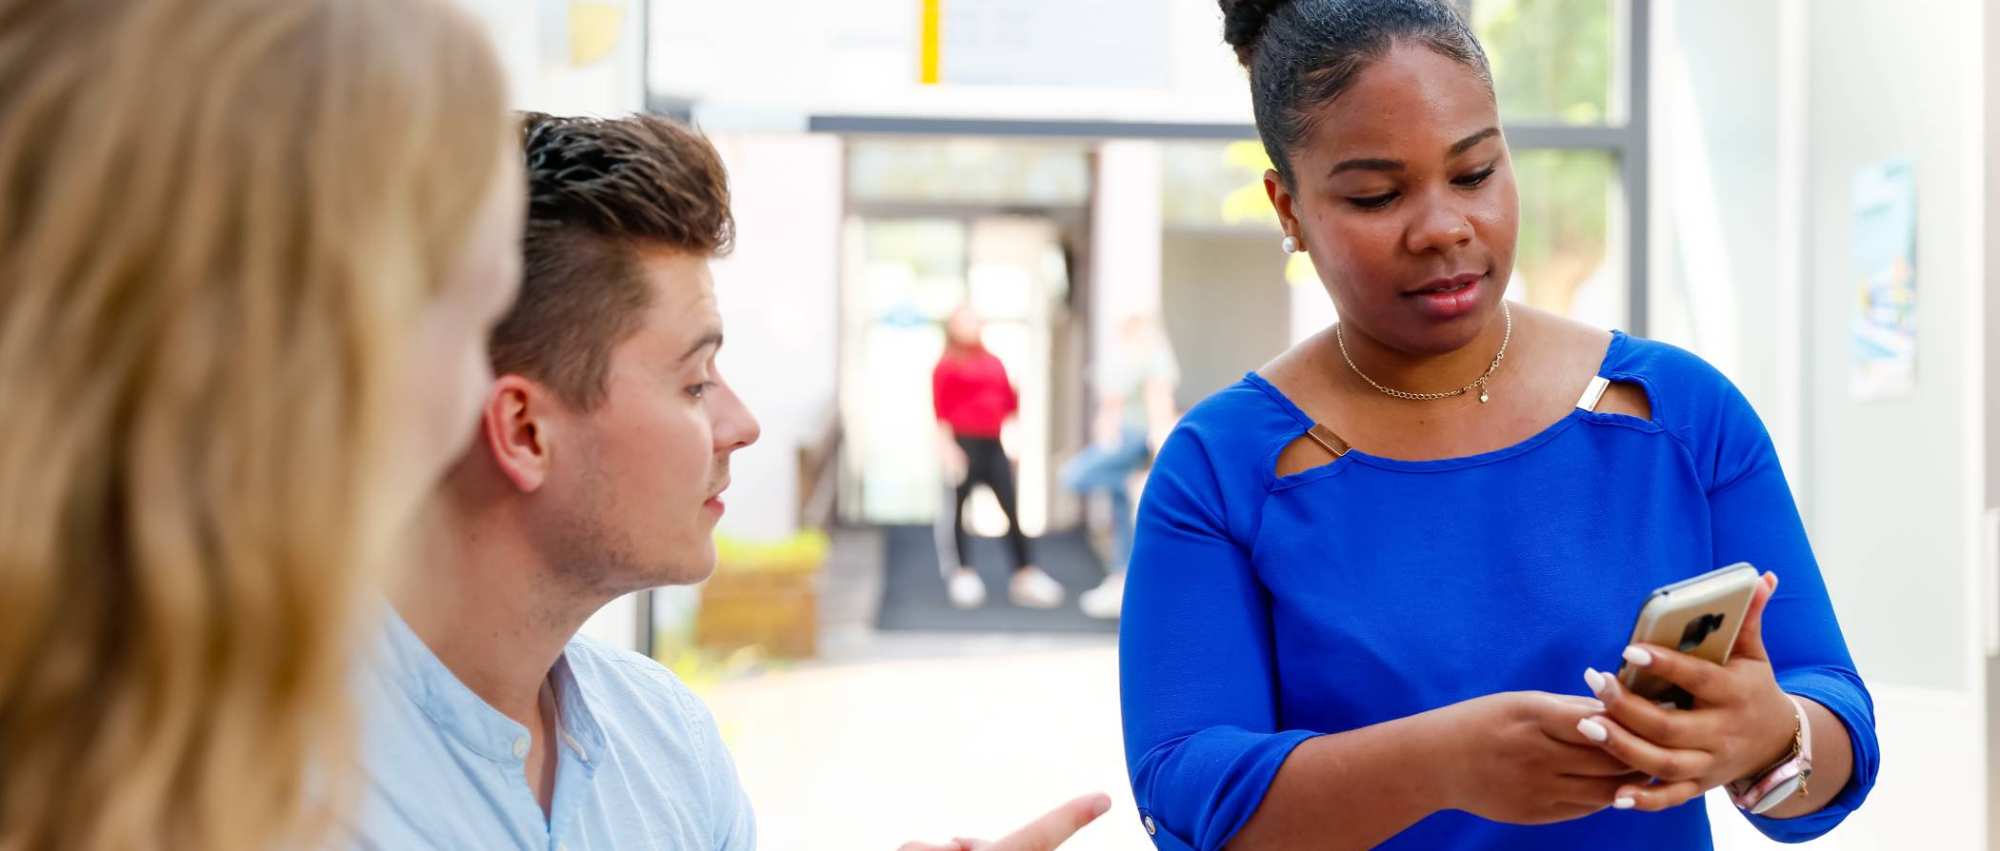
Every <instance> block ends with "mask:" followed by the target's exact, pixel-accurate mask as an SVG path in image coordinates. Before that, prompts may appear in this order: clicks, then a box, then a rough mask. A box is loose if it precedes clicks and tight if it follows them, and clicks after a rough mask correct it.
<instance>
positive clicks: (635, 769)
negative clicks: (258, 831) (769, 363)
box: [358, 114, 1110, 851]
mask: <svg viewBox="0 0 2000 851" xmlns="http://www.w3.org/2000/svg"><path fill="white" fill-rule="evenodd" d="M521 139H522V144H523V146H524V148H525V158H526V162H527V168H528V178H529V179H528V186H529V191H528V194H529V198H528V204H527V210H528V218H527V224H526V228H525V238H524V240H523V247H522V251H523V253H524V260H523V275H522V282H521V290H520V297H519V299H518V300H517V301H516V303H515V304H514V306H513V307H512V308H511V309H510V310H509V312H508V313H507V314H506V316H505V318H504V319H502V320H501V322H500V323H499V324H498V326H497V327H496V328H495V329H494V332H493V335H492V341H491V352H492V367H493V371H494V372H495V374H497V375H498V378H497V379H496V380H495V381H494V382H493V383H492V384H491V386H490V389H489V390H488V391H487V392H486V394H485V396H484V397H483V399H482V400H481V406H480V412H479V417H478V425H477V428H476V437H475V438H474V440H473V442H472V445H471V447H470V448H469V449H468V450H467V451H466V452H464V453H463V454H462V455H461V456H460V457H459V458H458V459H457V460H456V462H455V463H454V464H453V466H452V468H451V470H450V471H449V473H447V475H446V476H445V480H444V483H443V485H442V486H441V487H440V488H439V490H438V492H437V494H436V495H435V498H434V500H433V502H432V504H431V508H430V511H429V513H428V515H427V517H426V518H425V527H426V528H425V531H426V533H427V536H426V541H427V550H426V552H425V554H424V557H423V558H422V559H420V560H419V562H418V565H417V566H416V568H415V569H414V570H413V571H411V573H410V576H409V581H408V582H407V583H406V584H404V585H403V586H402V587H401V588H399V589H398V590H397V591H396V592H395V593H394V595H393V598H392V599H393V604H394V606H393V607H394V611H393V612H392V613H390V614H389V623H388V625H387V626H388V628H387V631H386V634H385V635H384V636H383V642H382V649H383V664H381V665H380V666H378V667H377V668H376V669H374V670H372V671H371V674H372V676H371V677H369V679H368V682H367V684H366V686H365V692H366V694H367V698H366V706H367V727H366V736H365V739H366V743H365V747H364V759H365V761H366V764H367V769H368V777H369V780H370V786H369V790H368V795H367V801H366V806H365V808H364V812H363V817H362V819H361V822H360V835H359V837H358V844H360V845H361V846H362V847H369V848H383V849H403V848H480V849H502V848H521V849H547V848H552V847H561V848H568V849H572V851H585V849H592V848H602V849H612V848H617V849H625V848H677V849H730V850H731V851H733V850H734V849H751V848H755V847H756V825H755V821H754V819H753V817H752V811H751V806H750V802H749V801H748V800H747V799H746V798H745V795H744V792H743V788H742V786H741V784H740V783H739V782H738V779H737V775H736V770H735V768H734V764H733V761H732V760H731V758H730V755H729V751H728V749H727V747H725V745H724V743H723V741H722V736H721V733H720V731H719V730H718V729H717V727H716V723H715V720H714V718H713V717H712V716H711V715H710V714H709V712H708V710H707V708H706V707H704V706H703V705H702V703H701V701H700V699H698V698H697V697H696V696H695V695H694V694H693V693H692V692H690V691H689V690H688V688H687V687H686V686H685V685H684V684H683V683H682V682H681V681H680V680H679V679H677V678H676V677H675V676H674V675H673V673H672V672H670V671H668V670H667V669H666V668H665V667H664V666H662V665H660V664H659V663H657V662H655V661H654V660H652V659H649V658H646V657H645V656H642V655H640V654H637V653H633V652H630V651H626V650H621V649H617V648H613V647H610V646H607V645H604V644H600V643H598V642H595V641H592V640H590V639H588V638H585V637H582V636H580V635H578V630H579V629H580V628H581V627H582V625H583V623H584V621H585V620H586V619H587V618H588V617H589V616H590V615H591V614H592V613H593V612H596V611H597V610H598V609H599V608H601V607H603V606H604V605H605V604H606V603H608V602H610V601H611V600H612V599H615V598H617V597H619V596H622V595H624V594H628V593H631V592H634V591H639V590H643V589H647V588H654V587H658V586H662V585H686V584H692V583H696V582H700V581H702V580H703V579H706V578H707V577H708V576H709V574H710V573H711V572H713V570H714V569H715V564H716V552H715V544H714V539H713V533H714V529H715V526H716V524H717V522H718V521H719V520H720V519H721V518H722V515H723V512H724V510H725V509H724V504H723V501H722V496H723V493H724V491H725V490H726V489H727V488H728V486H729V478H730V476H729V468H730V459H731V456H732V455H734V453H736V452H737V451H739V450H742V449H744V448H746V447H748V446H750V445H751V444H753V443H755V442H756V440H757V438H758V434H759V429H758V424H757V421H756V419H755V418H754V417H753V416H752V415H751V413H750V411H748V410H747V409H746V408H745V407H744V405H743V403H742V401H741V400H740V399H738V398H737V396H736V394H735V392H734V391H733V390H732V389H731V388H730V386H729V384H728V382H727V381H725V380H724V378H723V376H722V374H721V373H720V372H719V371H718V369H717V366H716V358H717V354H718V353H719V352H720V350H721V348H722V344H723V329H722V322H721V316H720V314H719V313H718V312H717V308H716V301H715V295H714V286H713V281H712V278H711V275H710V272H709V261H710V259H711V258H714V257H716V256H720V255H722V254H724V253H726V252H727V251H728V250H729V246H730V241H731V237H732V230H733V227H734V225H733V221H732V218H731V215H730V211H729V190H728V186H727V181H726V177H725V173H724V170H723V165H722V161H721V159H720V157H719V156H718V155H717V154H716V151H715V149H714V148H713V147H711V146H710V144H709V142H708V141H707V140H706V139H704V138H702V137H701V136H700V135H699V134H697V133H695V132H693V131H691V130H689V129H687V128H685V127H682V126H680V125H678V124H675V123H673V122H671V121H668V120H666V119H662V118H657V117H651V116H635V117H630V118H622V119H613V120H604V119H588V118H558V117H552V116H547V115H540V114H532V115H528V116H526V117H525V119H524V120H523V123H522V126H521ZM941 770H942V769H941ZM1109 806H1110V803H1109V799H1108V798H1106V797H1104V796H1102V795H1097V796H1089V797H1085V798H1079V799H1077V800H1075V801H1072V802H1070V803H1069V804H1066V805H1064V806H1062V807H1060V808H1058V809H1057V810H1055V811H1054V812H1052V813H1050V814H1049V815H1047V816H1045V817H1043V818H1042V819H1041V820H1040V821H1038V822H1036V823H1035V824H1032V825H1030V826H1029V827H1028V828H1026V829H1024V831H1023V832H1021V833H1020V834H1017V835H1016V836H1013V837H1009V838H1007V839H1005V840H1002V841H1001V842H999V843H996V844H995V845H993V846H992V848H993V851H1044V849H1048V848H1053V847H1054V846H1055V845H1056V844H1057V843H1059V842H1061V841H1062V840H1063V839H1064V838H1067V837H1068V836H1069V835H1070V834H1071V833H1074V832H1075V831H1076V830H1077V829H1079V828H1081V827H1082V826H1083V825H1084V824H1086V823H1088V822H1089V821H1090V820H1092V819H1094V818H1096V817H1097V816H1098V815H1099V814H1101V813H1103V812H1104V810H1105V809H1107V808H1108V807H1109ZM965 844H966V843H963V842H960V843H955V844H952V845H946V846H922V845H916V844H912V845H911V846H908V847H910V848H912V849H925V848H929V847H944V848H959V847H962V846H964V845H965Z"/></svg>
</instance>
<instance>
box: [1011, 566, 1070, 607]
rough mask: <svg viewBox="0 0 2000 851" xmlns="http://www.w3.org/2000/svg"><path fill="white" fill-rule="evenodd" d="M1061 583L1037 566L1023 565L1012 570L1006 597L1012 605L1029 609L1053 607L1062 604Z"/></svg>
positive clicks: (1063, 595)
mask: <svg viewBox="0 0 2000 851" xmlns="http://www.w3.org/2000/svg"><path fill="white" fill-rule="evenodd" d="M1065 596H1066V595H1065V594H1064V592H1063V587H1062V583H1060V582H1057V581H1055V580H1054V579H1052V578H1050V577H1049V575H1048V574H1046V573H1043V572H1042V569H1041V568H1039V567H1024V568H1021V569H1020V570H1017V571H1014V579H1013V581H1011V582H1009V583H1007V597H1008V599H1011V600H1013V601H1014V605H1016V606H1021V607H1024V608H1029V609H1053V608H1055V607H1057V606H1060V605H1062V604H1063V597H1065Z"/></svg>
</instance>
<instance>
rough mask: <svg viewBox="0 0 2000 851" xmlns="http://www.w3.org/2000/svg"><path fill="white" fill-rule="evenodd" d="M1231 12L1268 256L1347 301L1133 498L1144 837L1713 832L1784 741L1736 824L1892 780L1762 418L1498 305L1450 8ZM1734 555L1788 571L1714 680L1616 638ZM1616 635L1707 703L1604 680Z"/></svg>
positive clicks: (1499, 257) (1503, 196) (1822, 824)
mask: <svg viewBox="0 0 2000 851" xmlns="http://www.w3.org/2000/svg"><path fill="white" fill-rule="evenodd" d="M1222 7H1223V11H1224V14H1225V20H1226V23H1225V35H1226V38H1227V40H1228V41H1229V43H1230V44H1231V45H1233V46H1234V47H1235V48H1236V51H1237V55H1238V57H1239V58H1240V59H1242V60H1243V63H1244V64H1245V65H1246V66H1247V67H1248V68H1249V71H1250V84H1251V91H1252V97H1253V101H1254V106H1255V109H1256V116H1257V125H1258V129H1259V132H1260V133H1261V134H1262V135H1263V139H1264V144H1265V148H1266V150H1267V151H1268V152H1269V153H1270V156H1271V160H1272V162H1273V163H1274V164H1275V165H1276V169H1275V170H1274V171H1272V172H1270V173H1268V174H1267V175H1266V177H1265V185H1266V188H1267V190H1268V191H1269V194H1270V196H1271V202H1272V205H1273V206H1274V207H1275V208H1276V210H1277V212H1278V216H1279V220H1280V222H1281V224H1282V225H1283V227H1284V229H1285V233H1286V234H1287V236H1286V238H1285V247H1286V249H1287V250H1298V251H1306V252H1309V253H1310V254H1311V256H1312V259H1313V263H1314V266H1315V267H1316V268H1317V269H1318V272H1319V276H1320V278H1321V281H1322V283H1323V284H1324V285H1325V287H1326V290H1327V292H1328V294H1329V295H1330V296H1331V297H1332V298H1333V301H1334V304H1335V305H1336V306H1337V307H1338V308H1339V312H1340V315H1341V317H1342V320H1343V321H1342V324H1341V325H1340V326H1337V327H1335V328H1331V329H1328V330H1326V331H1323V332H1321V333H1320V334H1318V335H1316V336H1314V337H1312V338H1310V339H1308V340H1306V341H1305V342H1303V343H1300V344H1299V345H1297V346H1295V347H1294V348H1292V349H1291V350H1290V351H1288V352H1286V353H1285V354H1283V355H1282V356H1280V357H1279V358H1278V359H1277V360H1275V361H1273V362H1272V363H1271V364H1269V365H1267V366H1265V367H1264V368H1263V369H1261V370H1259V371H1258V372H1256V373H1253V374H1251V375H1248V376H1246V377H1245V378H1244V380H1243V381H1241V382H1239V383H1237V384H1236V385H1234V386H1232V387H1229V388H1227V389H1225V390H1223V391H1221V392H1220V393H1217V394H1216V395H1215V396H1213V397H1211V398H1210V399H1208V400H1207V401H1205V402H1204V403H1202V404H1201V405H1200V406H1198V407H1197V408H1196V409H1195V410H1194V411H1192V412H1190V413H1189V414H1188V415H1187V417H1186V418H1185V419H1184V420H1183V421H1182V422H1181V424H1180V426H1179V427H1178V428H1177V429H1176V430H1175V432H1174V433H1173V435H1172V436H1171V437H1170V438H1169V439H1168V440H1167V442H1166V444H1165V446H1164V447H1163V448H1162V449H1161V452H1160V455H1159V459H1158V462H1157V465H1156V466H1155V467H1154V470H1153V473H1152V477H1151V479H1150V481H1149V482H1148V484H1147V488H1146V494H1145V498H1144V502H1143V506H1142V508H1141V509H1140V514H1139V521H1138V535H1137V541H1136V544H1135V547H1136V549H1135V552H1134V554H1133V557H1132V567H1131V571H1130V575H1129V577H1128V580H1127V581H1128V583H1129V585H1128V587H1127V589H1126V601H1125V620H1124V626H1123V632H1122V636H1121V641H1122V652H1121V656H1122V659H1123V663H1122V664H1123V671H1122V680H1123V683H1122V691H1123V700H1124V717H1125V736H1126V752H1127V757H1128V761H1129V768H1130V771H1131V775H1132V784H1133V788H1134V791H1135V793H1136V795H1137V798H1138V803H1139V807H1140V815H1141V820H1142V822H1143V824H1144V825H1145V827H1146V828H1147V830H1148V832H1150V833H1152V834H1153V835H1154V839H1155V841H1156V842H1157V843H1158V844H1159V845H1160V846H1161V847H1163V848H1184V847H1193V848H1202V849H1212V848H1220V847H1223V846H1224V845H1228V846H1230V847H1232V848H1296V847H1313V848H1326V847H1358V846H1368V845H1375V844H1378V843H1379V844H1383V845H1386V846H1390V847H1400V848H1582V847H1593V848H1620V849H1645V848H1674V849H1686V848H1706V847H1709V846H1710V838H1709V829H1708V822H1707V816H1706V813H1705V811H1704V809H1703V808H1702V806H1701V804H1700V802H1699V798H1700V795H1701V794H1702V793H1703V792H1705V791H1707V790H1709V789H1713V788H1716V787H1718V786H1723V785H1725V784H1731V783H1735V782H1738V781H1746V780H1756V779H1758V778H1760V777H1762V776H1764V775H1765V774H1767V773H1768V772H1770V771H1771V770H1772V769H1773V768H1774V767H1775V766H1779V765H1781V764H1785V763H1788V762H1791V761H1792V757H1794V756H1795V753H1794V738H1795V736H1796V735H1797V734H1798V733H1799V732H1800V731H1801V729H1802V728H1803V729H1804V730H1807V731H1809V732H1808V733H1807V736H1808V737H1809V738H1810V746H1811V752H1812V757H1813V762H1814V772H1813V774H1812V775H1811V778H1810V781H1809V782H1808V783H1807V784H1806V788H1805V789H1803V790H1801V791H1799V792H1796V793H1794V794H1792V795H1791V796H1790V797H1789V798H1786V799H1784V800H1783V802H1782V803H1781V804H1779V805H1778V806H1777V807H1776V808H1775V809H1772V810H1770V811H1768V812H1767V813H1765V814H1764V815H1761V816H1751V817H1750V818H1751V821H1752V823H1753V824H1755V825H1756V827H1757V828H1758V829H1760V830H1762V831H1763V832H1764V833H1766V834H1767V835H1770V836H1772V837H1774V838H1777V839H1780V840H1788V841H1792V840H1803V839H1807V838H1811V837H1814V836H1817V835H1819V834H1821V833H1824V832H1825V831H1827V830H1829V829H1831V828H1832V827H1833V826H1834V825H1835V824H1837V823H1839V822H1840V820H1841V819H1842V818H1844V817H1845V816H1846V814H1847V813H1849V812H1851V811H1853V809H1854V808H1855V807H1857V806H1859V805H1860V803H1861V801H1862V799H1863V798H1864V797H1865V796H1866V795H1867V793H1868V790H1869V788H1870V787H1871V786H1872V785H1873V784H1874V780H1875V773H1876V766H1877V761H1878V758H1879V749H1878V746H1877V744H1876V739H1875V729H1874V713H1873V708H1872V705H1871V702H1870V699H1869V696H1868V692H1867V689H1866V687H1865V686H1864V685H1863V684H1862V681H1861V678H1860V677H1859V675H1857V674H1856V673H1855V670H1854V664H1853V662H1852V660H1851V659H1850V658H1849V656H1848V652H1847V648H1846V646H1845V643H1844V641H1843V639H1842V638H1841V634H1840V628H1839V625H1838V624H1836V623H1835V621H1834V615H1833V609H1832V606H1831V604H1830V603H1829V601H1828V599H1827V592H1826V588H1825V585H1824V583H1823V582H1822V580H1821V578H1820V575H1819V571H1818V569H1817V568H1816V566H1815V564H1814V561H1813V556H1812V552H1811V549H1810V547H1809V546H1808V545H1807V542H1806V537H1805V531H1804V528H1803V526H1802V524H1801V523H1800V521H1799V516H1798V512H1797V509H1796V508H1795V507H1794V505H1793V503H1792V499H1791V493H1790V491H1789V489H1788V487H1787V486H1786V484H1785V479H1784V475H1783V473H1782V472H1781V471H1780V470H1779V467H1778V461H1777V457H1776V455H1775V454H1774V452H1773V451H1772V446H1771V441H1770V438H1769V437H1768V435H1767V434H1766V433H1765V431H1764V428H1763V426H1762V424H1761V423H1760V422H1759V420H1758V418H1757V415H1756V413H1755V412H1754V411H1752V410H1751V408H1750V406H1749V404H1748V403H1747V402H1746V401H1745V400H1744V398H1743V396H1742V395H1741V394H1739V393H1738V392H1737V390H1736V389H1735V388H1734V387H1733V386H1731V385H1730V383H1729V382H1728V381H1727V380H1726V379H1724V378H1723V377H1722V376H1721V375H1720V374H1719V373H1717V372H1716V371H1715V370H1714V369H1713V368H1711V367H1710V366H1708V365H1707V364H1706V363H1703V362H1702V361H1701V360H1700V359H1698V358H1696V357H1694V356H1693V355H1690V354H1688V353H1686V352H1683V351H1680V350H1677V349H1674V348H1671V347H1669V346H1666V345H1662V344H1659V343H1653V342H1648V341H1645V340H1639V339H1635V338H1631V337H1626V336H1623V335H1618V334H1607V333H1604V332H1602V331H1599V330H1596V329H1594V328H1590V327H1586V326H1582V325H1579V324H1577V323H1573V322H1569V321H1567V320H1565V319H1562V318H1559V317H1557V316H1554V315H1551V314H1548V313H1544V312H1541V311H1537V310H1533V309H1529V308H1526V307H1514V308H1512V309H1509V308H1507V307H1505V302H1504V301H1503V298H1502V297H1503V294H1504V292H1505V290H1506V288H1507V282H1508V277H1509V273H1510V272H1511V270H1512V268H1513V260H1514V243H1515V232H1516V227H1517V221H1516V219H1517V217H1518V213H1519V204H1518V202H1517V199H1516V194H1515V184H1514V176H1513V172H1512V170H1511V165H1510V160H1509V156H1508V151H1507V145H1506V139H1505V137H1504V136H1503V135H1502V134H1501V133H1500V131H1499V118H1498V115H1497V108H1496V106H1495V101H1494V95H1493V88H1492V82H1491V76H1490V73H1489V71H1488V68H1487V64H1486V59H1485V56H1484V54H1483V53H1482V51H1481V49H1480V47H1479V45H1478V43H1477V42H1476V41H1475V40H1474V38H1473V36H1472V34H1471V33H1470V31H1468V29H1467V28H1466V26H1465V24H1464V23H1463V22H1462V21H1461V20H1460V19H1459V18H1458V17H1457V16H1456V15H1455V14H1454V13H1453V12H1452V11H1451V10H1450V9H1449V8H1448V7H1447V6H1445V5H1444V4H1443V3H1442V2H1439V0H1222ZM1600 379H1601V380H1600ZM1580 396H1581V397H1582V398H1581V399H1579V397H1580ZM1737 561H1748V562H1751V563H1752V564H1755V565H1757V566H1759V567H1760V568H1763V569H1765V570H1768V571H1770V572H1772V573H1775V574H1781V575H1783V577H1784V583H1783V586H1782V590H1778V586H1777V583H1776V581H1775V577H1772V576H1766V577H1765V582H1764V584H1763V585H1762V586H1760V589H1759V592H1758V595H1757V598H1756V601H1755V602H1754V603H1753V604H1752V614H1751V616H1750V617H1749V618H1747V619H1746V621H1745V623H1744V625H1743V632H1742V637H1741V638H1740V639H1739V641H1738V642H1737V645H1736V648H1735V653H1734V656H1733V658H1732V659H1731V661H1730V663H1729V664H1728V665H1727V666H1717V665H1714V664H1711V663H1707V662H1702V661H1699V660H1695V659H1692V658H1690V657H1685V656H1681V655H1680V654H1677V653H1674V652H1673V651H1671V650H1666V649H1662V648H1636V649H1634V650H1627V649H1626V648H1625V647H1624V641H1625V640H1626V638H1627V637H1628V634H1629V630H1630V629H1631V626H1632V618H1633V615H1634V613H1635V612H1636V610H1637V609H1638V606H1639V604H1640V603H1641V602H1642V601H1643V600H1644V599H1645V597H1646V595H1647V593H1648V592H1649V591H1651V590H1652V589H1654V588H1656V587H1658V586H1661V585H1664V584H1667V583H1670V582H1673V581H1676V580H1679V579H1684V578H1687V577H1690V576H1693V575H1696V574H1699V573H1703V572H1706V571H1708V570H1710V569H1712V568H1715V567H1717V566H1720V565H1725V564H1730V563H1733V562H1737ZM1627 654H1629V656H1628V658H1632V659H1634V660H1635V663H1646V664H1649V665H1650V668H1651V670H1653V671H1654V672H1655V673H1657V674H1660V675H1662V676H1664V677H1666V678H1668V679H1670V680H1673V681H1676V682H1678V683H1680V684H1681V685H1683V686H1684V687H1686V688H1687V689H1688V690H1689V691H1690V692H1692V693H1693V695H1694V697H1695V702H1694V705H1693V707H1692V708H1690V709H1686V710H1681V709H1674V708H1671V707H1667V708H1662V707H1659V706H1654V705H1652V704H1651V703H1649V702H1647V701H1644V700H1640V699H1636V698H1634V697H1632V696H1630V695H1629V694H1627V693H1624V692H1622V691H1620V690H1619V689H1618V688H1617V687H1616V685H1615V683H1613V684H1611V685H1605V683H1606V682H1607V680H1608V679H1609V678H1607V677H1605V676H1603V675H1600V674H1598V673H1596V671H1594V670H1591V666H1599V667H1604V668H1612V667H1615V665H1616V664H1617V663H1618V662H1619V661H1620V657H1621V655H1627ZM1587 671H1588V673H1586V672H1587ZM1586 681H1588V682H1589V687H1590V688H1592V689H1593V690H1596V691H1597V697H1596V698H1589V697H1584V696H1582V694H1583V692H1584V690H1585V689H1586V685H1585V683H1586ZM1565 693H1574V694H1575V695H1576V696H1565ZM1793 697H1796V698H1798V700H1797V702H1796V703H1795V702H1794V700H1793V699H1792V698H1793Z"/></svg>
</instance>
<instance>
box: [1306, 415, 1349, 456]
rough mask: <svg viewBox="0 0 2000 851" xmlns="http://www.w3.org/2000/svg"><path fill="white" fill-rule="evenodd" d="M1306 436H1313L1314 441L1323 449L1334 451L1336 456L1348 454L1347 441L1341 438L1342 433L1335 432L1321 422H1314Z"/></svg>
mask: <svg viewBox="0 0 2000 851" xmlns="http://www.w3.org/2000/svg"><path fill="white" fill-rule="evenodd" d="M1306 437H1309V438H1312V442H1314V443H1317V444H1319V445H1320V448H1321V449H1325V450H1326V451H1328V452H1331V453H1333V457H1335V458H1339V457H1342V456H1344V455H1346V454H1347V450H1348V446H1347V441H1345V440H1341V439H1340V435H1337V434H1334V433H1333V429H1330V428H1327V427H1326V426H1323V425H1320V424H1319V423H1313V427H1312V428H1311V429H1310V430H1308V431H1307V432H1306Z"/></svg>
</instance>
